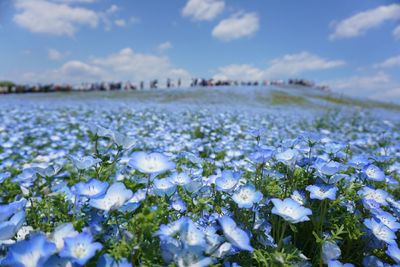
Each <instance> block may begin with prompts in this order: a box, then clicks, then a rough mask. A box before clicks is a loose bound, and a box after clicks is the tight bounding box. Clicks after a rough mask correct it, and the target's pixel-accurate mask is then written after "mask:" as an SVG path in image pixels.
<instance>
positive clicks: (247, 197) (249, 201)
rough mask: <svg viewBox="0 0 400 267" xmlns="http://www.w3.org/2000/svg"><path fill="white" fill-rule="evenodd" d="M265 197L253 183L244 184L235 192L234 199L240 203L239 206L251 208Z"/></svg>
mask: <svg viewBox="0 0 400 267" xmlns="http://www.w3.org/2000/svg"><path fill="white" fill-rule="evenodd" d="M262 198H263V195H262V193H261V192H260V191H256V188H255V186H254V185H252V184H247V185H242V186H240V187H239V188H238V189H236V190H235V192H234V193H233V196H232V199H233V201H235V202H236V204H238V206H239V208H247V209H249V208H251V207H252V206H253V205H254V204H255V203H258V202H260V201H261V199H262Z"/></svg>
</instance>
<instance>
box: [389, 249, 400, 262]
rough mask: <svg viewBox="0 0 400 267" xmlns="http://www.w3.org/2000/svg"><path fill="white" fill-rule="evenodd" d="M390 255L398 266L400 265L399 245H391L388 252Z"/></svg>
mask: <svg viewBox="0 0 400 267" xmlns="http://www.w3.org/2000/svg"><path fill="white" fill-rule="evenodd" d="M386 254H387V255H389V256H390V257H391V258H392V259H393V260H394V261H395V262H396V263H397V264H400V249H399V247H398V246H397V244H390V245H389V246H388V248H387V250H386Z"/></svg>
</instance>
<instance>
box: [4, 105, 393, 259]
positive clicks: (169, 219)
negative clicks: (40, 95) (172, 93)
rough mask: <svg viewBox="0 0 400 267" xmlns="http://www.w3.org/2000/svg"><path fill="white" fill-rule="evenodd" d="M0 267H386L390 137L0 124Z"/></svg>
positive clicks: (176, 116)
mask: <svg viewBox="0 0 400 267" xmlns="http://www.w3.org/2000/svg"><path fill="white" fill-rule="evenodd" d="M0 118H1V120H0V170H1V171H0V203H1V204H0V262H1V264H0V265H1V266H49V267H50V266H100V267H104V266H120V267H122V266H179V267H183V266H188V267H189V266H195V267H201V266H221V267H222V266H226V267H234V266H235V267H237V266H330V267H334V266H396V264H400V250H399V247H398V244H399V242H398V238H399V231H398V230H399V229H400V223H399V218H400V201H399V197H400V190H399V189H400V186H399V181H400V131H399V129H400V127H399V126H400V124H399V121H396V120H385V119H378V118H376V117H373V116H370V115H367V114H365V113H363V112H360V111H356V110H353V112H348V111H346V112H340V111H335V110H333V111H329V112H324V114H323V115H315V116H312V117H311V118H309V117H307V118H301V119H300V118H299V117H298V116H296V114H294V113H285V112H264V113H263V112H260V113H257V114H254V113H243V112H235V111H220V112H210V111H205V110H193V109H192V110H181V111H177V112H174V113H173V114H171V113H170V112H168V111H162V110H160V109H134V108H128V107H117V108H107V107H102V108H99V107H93V106H90V105H86V106H79V105H77V106H60V107H46V106H40V105H38V106H31V107H29V108H23V107H18V106H12V107H11V106H9V107H8V108H7V107H3V108H2V109H1V110H0Z"/></svg>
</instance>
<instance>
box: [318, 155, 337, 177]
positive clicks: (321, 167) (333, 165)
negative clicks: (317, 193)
mask: <svg viewBox="0 0 400 267" xmlns="http://www.w3.org/2000/svg"><path fill="white" fill-rule="evenodd" d="M314 167H315V169H316V170H317V173H318V174H319V175H320V176H332V175H334V174H337V173H338V172H340V171H342V170H343V169H344V166H343V164H341V163H339V162H336V161H328V162H327V161H325V160H323V159H320V158H319V159H317V160H316V161H315V163H314Z"/></svg>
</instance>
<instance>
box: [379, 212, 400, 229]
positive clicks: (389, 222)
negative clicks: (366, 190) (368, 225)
mask: <svg viewBox="0 0 400 267" xmlns="http://www.w3.org/2000/svg"><path fill="white" fill-rule="evenodd" d="M375 217H376V218H378V219H379V221H380V222H382V223H383V224H384V225H386V226H387V227H389V229H390V230H392V231H394V232H396V231H397V230H399V229H400V223H398V222H397V219H396V217H394V216H393V215H392V214H390V213H389V212H386V211H383V210H381V211H379V212H377V213H376V214H375Z"/></svg>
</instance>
